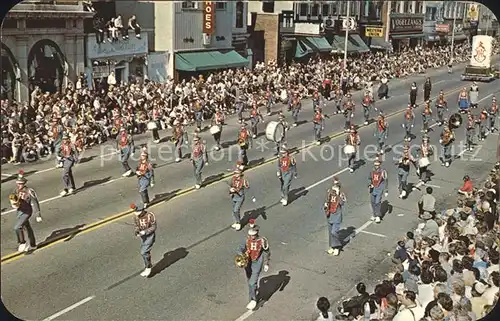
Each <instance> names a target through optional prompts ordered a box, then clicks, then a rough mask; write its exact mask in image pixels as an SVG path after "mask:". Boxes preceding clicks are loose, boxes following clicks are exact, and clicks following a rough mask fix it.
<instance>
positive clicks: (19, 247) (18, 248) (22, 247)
mask: <svg viewBox="0 0 500 321" xmlns="http://www.w3.org/2000/svg"><path fill="white" fill-rule="evenodd" d="M26 247H28V244H26V243H22V244H19V246H18V247H17V251H18V252H24V250H25V249H26Z"/></svg>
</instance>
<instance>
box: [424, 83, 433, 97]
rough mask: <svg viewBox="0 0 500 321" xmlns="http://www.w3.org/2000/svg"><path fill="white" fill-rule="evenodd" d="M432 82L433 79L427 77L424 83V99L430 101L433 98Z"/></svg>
mask: <svg viewBox="0 0 500 321" xmlns="http://www.w3.org/2000/svg"><path fill="white" fill-rule="evenodd" d="M431 90H432V83H431V79H430V78H429V77H427V78H426V79H425V83H424V101H429V99H430V98H431Z"/></svg>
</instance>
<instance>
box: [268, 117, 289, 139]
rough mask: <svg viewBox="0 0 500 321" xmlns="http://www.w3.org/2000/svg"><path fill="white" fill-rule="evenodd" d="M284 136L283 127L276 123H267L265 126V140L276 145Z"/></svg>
mask: <svg viewBox="0 0 500 321" xmlns="http://www.w3.org/2000/svg"><path fill="white" fill-rule="evenodd" d="M284 136H285V127H284V126H283V124H282V123H280V122H277V121H272V122H269V124H267V126H266V138H267V139H268V140H270V141H272V142H275V143H278V142H281V141H282V140H283V137H284Z"/></svg>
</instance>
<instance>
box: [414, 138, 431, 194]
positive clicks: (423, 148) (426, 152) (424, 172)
mask: <svg viewBox="0 0 500 321" xmlns="http://www.w3.org/2000/svg"><path fill="white" fill-rule="evenodd" d="M415 154H416V157H415V158H418V159H423V158H427V160H428V157H429V156H431V155H432V154H433V150H432V146H431V145H430V143H429V136H427V135H424V136H422V144H420V146H419V147H418V148H417V149H416V150H415ZM423 163H424V162H419V164H418V168H417V175H418V177H419V179H420V181H421V182H424V183H425V182H426V181H427V179H428V177H427V176H428V166H429V165H426V166H421V164H423ZM415 189H416V188H415Z"/></svg>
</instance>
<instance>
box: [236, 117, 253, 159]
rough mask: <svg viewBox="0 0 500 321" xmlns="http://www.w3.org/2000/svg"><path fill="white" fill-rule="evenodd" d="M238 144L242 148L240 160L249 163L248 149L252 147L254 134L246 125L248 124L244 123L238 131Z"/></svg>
mask: <svg viewBox="0 0 500 321" xmlns="http://www.w3.org/2000/svg"><path fill="white" fill-rule="evenodd" d="M238 146H239V148H240V153H239V159H238V160H239V161H241V162H242V163H243V165H245V166H247V165H248V156H247V150H248V149H249V148H251V147H252V136H251V134H250V131H249V130H248V128H247V127H246V124H245V123H243V124H242V125H241V128H240V130H239V132H238Z"/></svg>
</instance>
